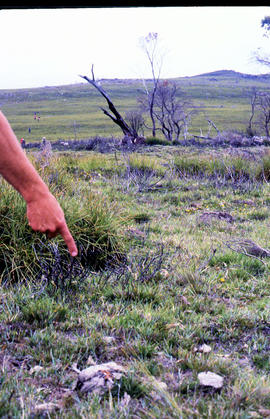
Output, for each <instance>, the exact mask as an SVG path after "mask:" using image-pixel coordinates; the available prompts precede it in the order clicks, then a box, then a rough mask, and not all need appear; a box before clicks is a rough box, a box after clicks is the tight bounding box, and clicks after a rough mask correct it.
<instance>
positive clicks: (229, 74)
mask: <svg viewBox="0 0 270 419" xmlns="http://www.w3.org/2000/svg"><path fill="white" fill-rule="evenodd" d="M196 77H214V78H241V79H250V80H261V79H264V80H265V79H270V73H266V74H245V73H239V72H238V71H234V70H218V71H212V72H210V73H203V74H198V75H196V76H191V78H196Z"/></svg>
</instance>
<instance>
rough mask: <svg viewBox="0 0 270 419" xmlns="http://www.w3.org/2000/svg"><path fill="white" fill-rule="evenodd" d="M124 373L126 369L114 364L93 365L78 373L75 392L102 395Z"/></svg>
mask: <svg viewBox="0 0 270 419" xmlns="http://www.w3.org/2000/svg"><path fill="white" fill-rule="evenodd" d="M125 373H126V369H125V368H124V367H123V366H122V365H118V364H116V363H115V362H107V363H105V364H100V365H93V366H91V367H89V368H86V369H84V370H82V371H80V373H79V376H78V381H77V383H76V387H75V390H79V391H81V392H82V393H97V394H104V393H106V392H107V391H109V390H110V389H111V388H112V387H113V385H114V382H115V381H116V380H120V378H121V377H122V375H123V374H125Z"/></svg>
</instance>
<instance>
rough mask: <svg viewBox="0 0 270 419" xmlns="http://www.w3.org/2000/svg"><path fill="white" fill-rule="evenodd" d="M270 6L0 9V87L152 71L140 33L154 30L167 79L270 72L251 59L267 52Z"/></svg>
mask: <svg viewBox="0 0 270 419" xmlns="http://www.w3.org/2000/svg"><path fill="white" fill-rule="evenodd" d="M267 15H270V7H264V6H257V7H255V6H250V7H244V6H243V7H221V6H215V7H206V6H202V7H195V6H192V7H156V8H152V7H138V8H136V7H130V8H128V7H127V8H118V7H117V8H112V9H109V8H73V9H21V10H19V9H18V10H16V9H13V10H0V39H1V43H0V51H1V55H0V89H12V88H25V87H38V86H45V85H47V86H53V85H61V84H69V83H78V82H82V79H81V78H79V76H78V75H79V74H83V75H90V68H91V64H92V63H93V64H94V65H95V74H96V77H97V78H141V77H145V78H147V77H150V69H149V65H148V63H147V60H146V56H145V55H144V54H143V52H142V49H141V48H140V47H139V38H140V37H142V36H146V35H147V34H148V33H149V32H157V33H158V34H159V37H160V38H161V39H162V43H163V47H164V49H165V50H166V56H165V59H164V65H163V71H162V74H161V76H162V77H164V78H170V77H179V76H192V75H196V74H201V73H205V72H209V71H216V70H223V69H228V70H235V71H240V72H243V73H249V74H260V73H266V72H268V71H270V70H269V69H268V68H265V67H262V66H259V65H258V64H257V63H256V62H255V61H254V60H252V54H253V53H254V51H256V49H257V48H258V47H263V48H264V49H265V50H266V51H267V50H268V51H269V55H270V39H267V38H265V37H263V33H264V32H263V29H262V28H261V27H260V23H261V20H262V19H263V18H264V17H265V16H267Z"/></svg>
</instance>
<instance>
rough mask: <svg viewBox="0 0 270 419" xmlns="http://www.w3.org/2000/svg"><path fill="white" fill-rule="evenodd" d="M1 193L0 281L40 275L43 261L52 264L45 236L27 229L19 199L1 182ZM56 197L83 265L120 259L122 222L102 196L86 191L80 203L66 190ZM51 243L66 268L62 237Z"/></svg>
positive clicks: (98, 266) (50, 250)
mask: <svg viewBox="0 0 270 419" xmlns="http://www.w3.org/2000/svg"><path fill="white" fill-rule="evenodd" d="M70 188H71V189H72V185H71V186H70ZM1 190H2V197H1V201H0V278H1V279H2V280H19V279H21V280H23V279H25V280H27V279H28V278H33V277H34V278H35V277H36V276H38V275H39V274H40V272H41V269H42V261H46V262H47V265H50V264H51V263H52V262H53V261H55V254H54V253H53V248H52V247H49V246H47V245H46V239H45V236H44V235H41V234H40V233H34V232H33V231H32V229H31V228H30V227H29V225H28V221H27V218H26V208H25V203H24V201H23V199H22V198H21V196H20V195H19V194H18V193H17V192H16V191H14V190H13V188H12V187H11V186H10V185H8V184H7V183H6V182H4V181H2V184H1ZM56 197H57V199H58V200H59V202H60V204H61V206H62V208H63V209H64V212H65V215H66V220H67V224H68V226H69V229H70V231H71V234H72V235H73V237H74V238H75V241H76V243H77V246H78V249H79V256H78V258H79V260H80V263H81V264H82V266H84V267H89V266H91V267H92V268H93V269H99V268H100V267H101V266H102V265H104V264H106V263H107V262H108V260H110V259H114V260H115V259H116V260H117V259H118V260H119V259H121V258H122V257H123V255H124V247H125V246H124V240H123V237H122V233H121V229H122V226H123V223H124V219H123V218H122V217H121V216H120V215H119V210H118V209H117V208H113V207H112V206H111V207H110V208H109V206H108V204H107V203H106V201H105V199H104V197H102V196H101V195H94V194H93V193H89V192H88V193H85V195H84V197H83V198H82V199H81V200H80V202H78V200H77V198H76V197H70V196H68V191H66V192H65V194H63V193H61V195H60V194H59V196H58V195H56ZM54 240H55V242H56V243H57V245H58V252H59V254H60V255H61V256H60V260H61V263H63V266H64V267H66V269H69V266H70V256H69V254H68V251H67V248H66V245H65V243H64V241H63V240H62V238H61V237H58V238H56V239H54Z"/></svg>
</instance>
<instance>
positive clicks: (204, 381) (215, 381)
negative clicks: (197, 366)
mask: <svg viewBox="0 0 270 419" xmlns="http://www.w3.org/2000/svg"><path fill="white" fill-rule="evenodd" d="M198 379H199V381H200V384H201V385H203V386H209V387H214V388H216V389H218V388H221V387H222V386H223V381H224V379H223V377H221V376H220V375H218V374H215V373H214V372H211V371H207V372H200V373H199V374H198Z"/></svg>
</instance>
